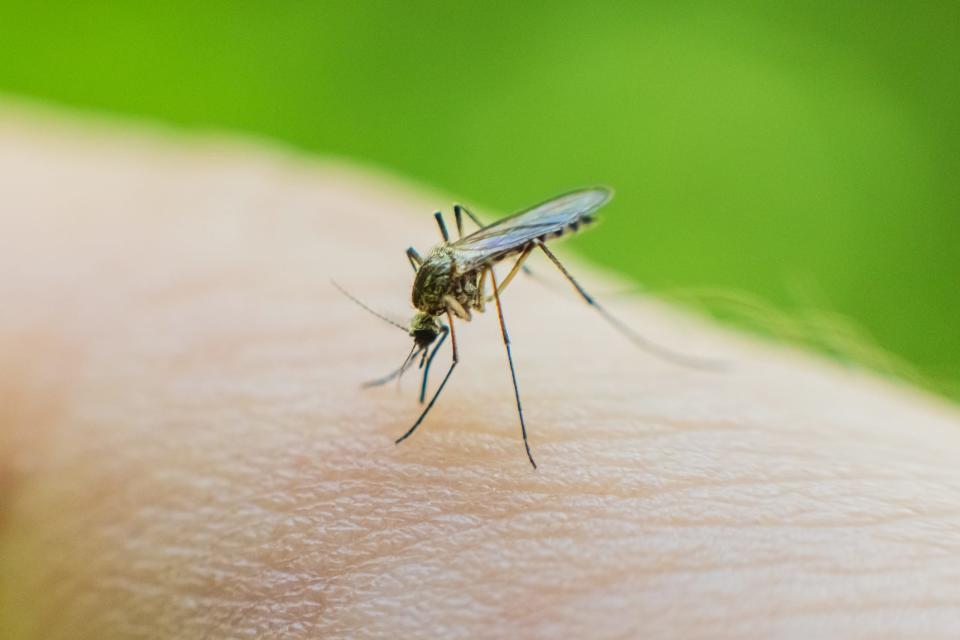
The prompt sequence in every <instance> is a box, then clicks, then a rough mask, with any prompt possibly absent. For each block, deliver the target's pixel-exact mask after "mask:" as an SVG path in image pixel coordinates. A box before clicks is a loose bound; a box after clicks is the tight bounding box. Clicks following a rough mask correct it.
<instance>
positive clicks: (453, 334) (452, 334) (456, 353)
mask: <svg viewBox="0 0 960 640" xmlns="http://www.w3.org/2000/svg"><path fill="white" fill-rule="evenodd" d="M447 321H448V322H449V323H450V344H451V348H452V349H453V360H452V361H451V362H450V368H449V369H447V375H445V376H443V381H442V382H441V383H440V386H439V387H437V390H436V392H435V393H434V394H433V397H432V398H430V403H429V404H427V406H426V408H424V410H423V412H422V413H421V414H420V417H419V418H417V421H416V422H414V423H413V426H412V427H410V428H409V429H407V432H406V433H405V434H403V435H402V436H400V437H399V438H397V439H396V440H395V442H396V444H400V443H401V442H403V441H404V440H406V439H407V438H409V437H410V436H411V435H412V434H413V432H414V431H416V430H417V427H419V426H420V423H421V422H423V419H424V418H426V417H427V414H428V413H430V409H433V405H434V404H435V403H436V402H437V398H439V397H440V392H441V391H443V388H444V387H445V386H447V380H449V379H450V374H451V373H453V370H454V368H455V367H456V366H457V363H458V362H459V361H460V351H459V350H458V349H457V334H456V332H454V330H453V315H452V314H451V313H450V312H449V311H448V312H447Z"/></svg>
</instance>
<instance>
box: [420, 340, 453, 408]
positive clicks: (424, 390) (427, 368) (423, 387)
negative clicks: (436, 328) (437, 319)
mask: <svg viewBox="0 0 960 640" xmlns="http://www.w3.org/2000/svg"><path fill="white" fill-rule="evenodd" d="M440 331H441V333H440V339H439V340H438V341H437V344H436V345H434V347H433V351H431V352H430V356H429V357H428V358H427V361H426V364H424V365H423V379H422V380H421V381H420V404H423V401H424V399H426V397H427V376H429V375H430V365H431V364H432V363H433V359H434V358H435V357H436V356H437V352H438V351H440V345H442V344H443V342H444V340H446V339H447V334H448V333H450V330H449V329H447V327H446V326H445V325H441V327H440Z"/></svg>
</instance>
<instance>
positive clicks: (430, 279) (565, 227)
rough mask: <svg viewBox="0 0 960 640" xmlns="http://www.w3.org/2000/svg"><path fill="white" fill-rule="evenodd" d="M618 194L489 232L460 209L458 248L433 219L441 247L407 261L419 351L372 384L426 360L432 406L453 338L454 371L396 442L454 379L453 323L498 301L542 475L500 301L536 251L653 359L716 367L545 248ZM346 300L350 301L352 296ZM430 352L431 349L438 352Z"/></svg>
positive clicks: (574, 198) (563, 199)
mask: <svg viewBox="0 0 960 640" xmlns="http://www.w3.org/2000/svg"><path fill="white" fill-rule="evenodd" d="M612 195H613V194H612V192H611V191H610V190H609V189H606V188H602V187H598V188H592V189H583V190H580V191H573V192H571V193H567V194H564V195H561V196H558V197H556V198H553V199H551V200H548V201H546V202H543V203H541V204H539V205H537V206H535V207H532V208H530V209H527V210H525V211H521V212H520V213H516V214H514V215H512V216H508V217H506V218H503V219H501V220H499V221H497V222H494V223H493V224H490V225H487V226H484V225H482V224H481V223H480V221H479V220H478V219H477V218H476V216H474V215H473V214H472V213H470V212H469V211H468V210H467V209H465V208H464V207H462V206H460V205H456V206H455V207H454V216H455V219H456V224H457V231H458V234H459V238H458V239H457V240H455V241H452V242H451V241H450V236H449V232H448V231H447V227H446V224H445V222H444V220H443V216H442V214H441V213H440V212H437V213H436V214H435V217H436V220H437V224H438V226H439V227H440V235H441V236H442V238H443V242H441V243H440V244H438V245H437V246H435V247H434V248H433V249H431V250H430V252H428V253H427V255H426V257H425V258H423V257H421V256H420V254H419V253H418V252H417V251H416V249H414V248H413V247H410V248H409V249H407V259H408V260H409V261H410V264H411V265H412V266H413V269H414V271H415V276H414V281H413V291H412V294H411V300H412V302H413V306H414V307H415V308H416V309H417V312H416V313H415V314H414V316H413V318H411V320H410V324H409V327H408V333H409V334H410V336H411V337H412V338H413V340H414V345H413V349H412V350H411V352H410V354H409V355H408V356H407V358H406V359H405V360H404V363H403V364H402V365H401V367H400V368H399V369H397V370H396V371H394V372H393V373H391V374H389V375H388V376H385V377H383V378H380V379H378V380H375V381H373V382H371V383H368V385H379V384H383V383H385V382H387V381H389V380H392V379H394V378H397V377H399V376H401V375H403V372H404V371H406V369H407V368H408V367H410V366H411V365H412V363H413V362H415V361H416V360H417V356H420V367H421V368H422V370H423V374H422V376H423V377H422V381H421V385H420V402H421V403H423V402H424V401H425V400H426V390H427V377H428V374H429V371H430V365H431V363H432V362H433V359H434V357H435V356H436V355H437V352H438V351H439V349H440V346H441V345H442V344H443V342H444V341H445V340H446V339H447V337H448V336H449V338H450V344H451V351H452V357H451V362H450V366H449V368H448V369H447V372H446V374H445V375H444V377H443V379H442V380H441V382H440V386H439V387H437V389H436V391H434V393H433V395H432V396H431V398H430V401H429V402H428V403H427V405H426V407H424V409H423V411H422V412H421V413H420V416H419V417H418V418H417V420H416V421H415V422H414V423H413V425H412V426H411V427H410V428H409V429H408V430H407V431H406V432H405V433H404V434H403V435H402V436H400V437H399V438H397V440H396V442H397V443H398V444H399V443H400V442H402V441H404V440H406V439H407V438H408V437H410V436H411V435H412V434H413V432H414V431H416V430H417V428H418V427H419V426H420V424H421V423H422V422H423V421H424V419H425V418H426V417H427V414H429V413H430V410H431V409H432V408H433V406H434V404H436V401H437V398H439V397H440V394H441V392H442V391H443V389H444V387H445V386H446V384H447V382H448V381H449V380H450V376H451V374H452V373H453V370H454V369H455V368H456V367H457V364H458V363H459V361H460V354H459V350H458V348H457V335H456V331H455V330H454V320H462V321H469V320H471V318H472V312H474V311H476V312H480V313H482V312H484V310H485V309H486V304H487V303H488V302H490V301H491V300H492V301H493V302H494V303H495V305H496V309H497V318H498V320H499V322H500V332H501V335H502V337H503V344H504V347H505V348H506V353H507V362H508V364H509V366H510V376H511V379H512V381H513V391H514V397H515V399H516V405H517V415H518V416H519V419H520V429H521V432H522V434H523V444H524V448H525V449H526V453H527V458H528V459H529V460H530V464H531V465H533V467H534V469H536V467H537V463H536V462H535V461H534V459H533V454H532V453H531V451H530V444H529V441H528V439H527V427H526V422H525V420H524V416H523V406H522V403H521V401H520V390H519V386H518V384H517V374H516V369H515V368H514V365H513V354H512V352H511V349H510V337H509V334H508V333H507V326H506V322H505V321H504V317H503V305H502V304H501V301H500V296H501V294H502V293H503V291H504V290H505V289H506V288H507V286H508V285H509V284H510V282H512V281H513V278H514V276H515V275H516V274H517V273H518V272H519V271H520V270H523V271H525V272H527V273H529V270H528V269H527V268H526V266H525V265H524V262H525V261H526V259H527V258H528V257H529V256H530V254H531V253H532V252H533V251H535V250H537V249H539V250H540V251H542V252H543V253H544V254H546V256H547V257H548V258H549V259H550V261H551V262H552V263H553V264H554V265H555V266H556V267H557V268H558V269H559V270H560V272H561V273H562V274H563V276H564V277H565V278H566V279H567V280H569V281H570V283H571V284H572V285H573V287H574V288H575V289H576V290H577V292H578V293H579V294H580V296H581V297H582V298H583V299H584V301H585V302H587V303H588V304H589V305H591V306H592V307H593V308H594V309H596V310H597V311H598V312H599V313H600V315H601V316H602V317H603V318H604V319H605V320H606V321H607V322H609V323H610V324H611V325H612V326H613V327H614V328H616V329H617V330H618V331H620V332H621V333H623V334H624V335H625V336H626V337H627V338H629V339H630V340H631V341H633V342H634V343H635V344H636V345H637V346H639V347H641V348H643V349H645V350H646V351H648V352H651V353H653V354H654V355H657V356H659V357H662V358H664V359H667V360H670V361H673V362H675V363H678V364H683V365H687V366H693V367H698V368H714V367H715V364H716V363H713V362H711V361H704V360H699V359H694V358H690V357H688V356H684V355H681V354H677V353H675V352H673V351H670V350H668V349H665V348H663V347H661V346H659V345H656V344H655V343H652V342H650V341H648V340H646V339H644V338H643V337H641V336H640V335H639V334H637V333H635V332H634V331H633V330H631V329H630V328H629V327H628V326H626V325H625V324H623V323H622V322H620V321H619V320H617V319H616V318H615V317H614V316H612V315H611V314H610V313H609V312H608V311H607V310H606V309H605V308H604V307H602V306H600V305H599V304H597V302H596V300H594V299H593V298H592V297H591V296H590V295H589V294H587V292H586V291H585V290H584V289H583V287H581V286H580V284H579V283H578V282H577V281H576V279H574V277H573V276H572V275H571V274H570V272H568V271H567V269H566V268H565V267H564V266H563V264H562V263H561V262H560V260H559V259H558V258H557V257H556V256H555V255H554V254H553V252H552V251H550V249H548V248H547V242H548V241H550V240H553V239H556V238H559V237H561V236H563V235H566V234H568V233H573V232H577V231H579V230H581V228H582V227H583V226H585V225H588V224H590V223H591V222H593V221H594V220H595V219H596V218H595V216H596V211H597V210H598V209H599V208H600V207H602V206H603V205H604V204H606V203H607V201H609V200H610V198H611V197H612ZM464 214H465V215H466V216H467V217H469V218H470V219H471V220H472V221H473V222H474V224H476V225H477V226H478V227H480V229H479V230H477V231H475V232H473V233H471V234H469V235H464V232H463V215H464ZM514 257H515V258H516V260H515V261H514V264H513V267H512V268H511V269H510V271H509V272H508V274H507V275H506V277H504V278H503V280H502V281H499V282H498V281H497V277H496V274H495V273H494V270H493V267H494V265H496V264H498V263H500V262H502V261H504V260H506V259H508V258H514ZM488 280H489V282H490V286H491V292H492V293H491V294H489V295H488V294H487V292H486V285H487V281H488ZM341 290H342V289H341ZM344 293H346V292H344ZM347 295H348V296H349V294H347ZM349 297H350V298H351V299H353V300H354V301H355V302H357V303H358V304H360V305H361V306H363V307H364V308H366V309H367V310H368V311H371V312H372V313H374V314H375V315H378V316H380V317H381V318H382V319H384V320H386V321H387V322H390V323H391V324H393V325H395V326H397V323H395V322H393V321H392V320H390V319H388V318H385V317H384V316H382V315H380V314H379V313H376V312H375V311H372V310H371V309H370V308H369V307H366V305H363V303H361V302H359V301H358V300H356V298H353V296H349ZM444 320H446V323H444ZM438 337H439V338H440V339H439V341H437V339H438ZM434 342H437V343H436V345H434ZM431 346H433V348H432V349H431Z"/></svg>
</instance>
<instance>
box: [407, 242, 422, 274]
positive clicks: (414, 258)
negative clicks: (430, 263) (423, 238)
mask: <svg viewBox="0 0 960 640" xmlns="http://www.w3.org/2000/svg"><path fill="white" fill-rule="evenodd" d="M407 260H409V261H410V266H411V267H413V272H414V273H416V272H417V271H419V270H420V265H422V264H423V258H421V257H420V254H419V253H417V250H416V249H414V248H413V247H408V248H407Z"/></svg>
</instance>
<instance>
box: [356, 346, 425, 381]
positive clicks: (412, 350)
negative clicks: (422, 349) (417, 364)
mask: <svg viewBox="0 0 960 640" xmlns="http://www.w3.org/2000/svg"><path fill="white" fill-rule="evenodd" d="M416 349H417V345H416V343H414V345H413V346H412V347H411V348H410V353H408V354H407V357H406V358H404V359H403V364H401V365H400V366H399V367H397V369H395V370H394V371H391V372H390V373H388V374H387V375H385V376H383V377H382V378H377V379H376V380H370V381H369V382H364V383H363V385H362V386H363V388H364V389H367V388H369V387H379V386H380V385H384V384H387V383H388V382H390V381H391V380H393V379H394V378H398V377H400V376H402V375H403V372H404V371H406V370H407V369H409V368H410V365H411V364H413V361H414V358H415V357H416V355H417V354H416V353H415V352H416Z"/></svg>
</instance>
